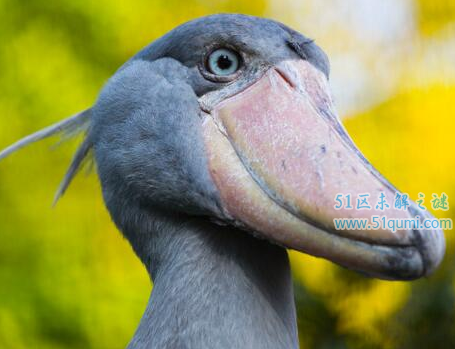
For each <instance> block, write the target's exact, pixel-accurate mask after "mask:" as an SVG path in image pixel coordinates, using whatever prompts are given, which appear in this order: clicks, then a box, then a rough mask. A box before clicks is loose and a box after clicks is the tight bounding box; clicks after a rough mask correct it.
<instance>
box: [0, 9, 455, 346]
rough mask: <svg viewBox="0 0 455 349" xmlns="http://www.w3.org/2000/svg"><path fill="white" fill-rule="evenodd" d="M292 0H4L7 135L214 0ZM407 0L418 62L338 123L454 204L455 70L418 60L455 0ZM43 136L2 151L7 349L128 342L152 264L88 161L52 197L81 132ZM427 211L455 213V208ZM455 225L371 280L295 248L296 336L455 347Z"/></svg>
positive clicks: (59, 106)
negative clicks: (60, 195) (437, 250)
mask: <svg viewBox="0 0 455 349" xmlns="http://www.w3.org/2000/svg"><path fill="white" fill-rule="evenodd" d="M296 1H297V0H296ZM296 1H286V2H282V3H281V2H279V3H278V2H276V1H269V2H267V1H265V0H254V1H248V2H245V1H240V0H234V1H230V0H223V1H218V2H212V1H208V0H200V1H197V0H189V1H186V2H179V1H176V0H168V1H146V0H134V1H130V2H124V1H120V0H115V1H107V0H100V1H46V2H45V1H39V0H30V1H27V2H15V1H13V0H0V42H1V45H0V64H1V67H2V69H1V74H0V88H1V94H0V115H1V116H0V148H3V147H4V146H6V145H8V144H10V143H11V142H13V141H14V140H16V139H18V138H20V137H22V136H24V135H26V134H28V133H30V132H32V131H34V130H37V129H40V128H42V127H44V126H46V125H48V124H50V123H52V122H55V121H56V120H58V119H61V118H63V117H64V116H67V115H68V114H70V113H72V112H76V111H79V110H82V109H85V108H86V107H87V106H89V105H91V104H92V103H93V101H94V99H95V98H96V95H97V91H98V90H99V89H100V87H101V86H102V84H103V83H104V81H105V80H106V79H107V78H108V77H109V76H110V75H112V74H113V73H114V71H115V69H116V68H117V67H119V66H120V65H121V64H122V63H123V62H124V61H125V60H126V59H128V58H129V57H130V56H131V55H132V54H134V53H135V52H137V51H138V50H139V49H140V48H141V47H143V46H145V45H146V44H148V43H149V42H150V41H152V40H154V39H156V38H157V37H159V36H160V35H162V34H164V33H165V32H167V31H168V30H170V29H172V28H173V27H175V26H176V25H178V24H180V23H183V22H185V21H187V20H189V19H191V18H194V17H198V16H202V15H206V14H210V13H215V12H243V13H250V14H255V15H261V16H264V15H267V16H269V17H275V13H274V12H273V11H272V10H270V9H278V8H279V10H280V13H281V14H280V16H284V17H286V12H288V13H291V12H292V11H294V10H293V8H292V7H289V9H287V7H286V6H287V5H289V6H291V5H292V4H293V5H295V4H296V3H297V2H296ZM272 2H273V4H274V6H271V3H272ZM334 3H335V2H334ZM311 4H312V5H311V6H312V7H318V8H319V9H320V10H319V12H321V13H323V12H324V13H325V12H326V11H331V6H329V5H327V2H319V1H312V2H311ZM413 4H414V10H415V16H416V22H417V25H418V29H419V33H418V36H417V37H416V38H415V40H416V42H417V45H418V47H419V48H421V50H414V51H413V50H410V51H409V52H405V53H404V54H403V56H402V57H400V60H401V61H400V62H395V63H396V65H397V66H400V65H401V66H403V65H404V66H406V65H407V64H408V62H410V61H413V62H416V61H417V62H419V65H416V66H413V65H411V68H412V69H410V71H407V72H405V73H403V72H401V73H398V72H397V71H395V70H394V67H392V66H390V67H389V69H390V70H389V71H390V74H391V75H392V74H402V76H401V75H400V80H401V81H400V84H399V86H398V88H397V89H396V90H395V91H394V92H393V93H392V95H390V96H388V97H387V98H386V99H385V100H384V101H382V102H380V103H377V104H375V105H372V106H371V107H369V108H367V110H365V111H364V112H362V113H360V114H358V115H350V116H349V118H348V119H347V120H346V121H345V124H346V127H347V129H348V130H349V132H350V133H351V135H352V137H353V139H354V141H355V142H356V143H357V145H358V146H359V148H360V149H361V150H362V151H363V152H364V154H365V155H366V157H367V158H368V159H369V160H370V161H371V162H372V163H373V164H374V165H375V166H376V167H377V168H378V169H379V170H380V171H381V172H382V173H383V174H384V175H385V176H386V177H387V178H389V179H390V180H391V182H392V183H395V184H396V185H397V187H398V188H400V189H401V190H402V191H404V192H407V193H409V194H410V195H411V197H412V198H414V199H415V198H417V194H418V192H423V193H425V194H426V198H427V202H426V204H427V207H429V206H430V205H429V199H430V198H431V194H432V193H433V192H435V193H438V194H440V193H441V192H443V191H444V192H446V193H447V194H448V195H449V201H450V203H451V204H452V207H455V206H454V205H455V203H454V202H452V200H455V182H454V180H453V173H454V172H455V153H454V151H453V150H454V149H455V137H454V136H453V133H454V130H455V118H454V116H455V107H454V103H453V101H454V99H455V84H454V83H453V80H446V79H445V78H446V76H444V71H445V69H448V70H449V68H450V67H445V66H441V67H440V68H441V69H440V70H438V74H437V75H431V74H433V73H432V71H430V70H428V71H425V74H423V73H422V72H421V71H416V69H417V68H414V67H420V68H419V69H421V70H423V69H425V67H426V65H425V64H427V63H426V62H427V61H426V60H425V59H423V58H422V57H423V56H424V54H425V52H424V49H426V47H427V46H426V41H425V40H427V39H430V40H433V41H435V42H436V43H437V44H438V45H439V46H435V47H436V48H435V49H436V50H437V49H438V47H440V48H445V47H448V45H449V43H448V42H449V41H450V40H452V41H453V40H455V30H454V29H453V27H454V24H453V23H454V21H455V3H454V2H453V1H443V0H438V1H430V0H428V1H426V0H415V1H414V2H413ZM294 15H295V14H294ZM338 15H339V14H338V13H335V12H334V13H333V17H334V18H335V17H337V16H338ZM384 26H387V23H384ZM313 29H314V31H315V33H316V32H317V30H318V28H313ZM441 32H443V34H441ZM315 33H309V34H310V35H311V36H313V37H314V36H315ZM331 40H332V41H333V42H335V46H337V47H340V45H341V46H342V47H346V50H348V48H349V45H352V42H351V43H350V41H349V38H348V39H346V37H343V38H341V33H333V37H332V38H331ZM433 41H432V42H433ZM343 45H344V46H343ZM432 47H433V46H432ZM431 53H432V55H434V56H435V57H438V55H442V54H443V53H442V51H441V52H439V51H435V52H431ZM380 54H381V52H380V50H378V55H380ZM405 54H408V55H407V56H405ZM432 57H433V56H432ZM449 62H450V60H449ZM451 62H452V63H453V61H451ZM371 69H375V67H374V66H371ZM441 72H442V73H441ZM422 75H425V79H423V78H422ZM428 75H431V76H429V78H428ZM355 78H356V77H353V79H355ZM427 78H428V79H427ZM348 83H350V82H346V84H348ZM351 83H353V82H351ZM379 83H380V82H379V81H378V84H379ZM379 87H381V86H379V85H378V89H379ZM50 144H51V142H45V143H43V144H38V145H36V146H33V147H30V148H28V149H26V150H24V151H22V152H21V153H18V154H16V155H14V156H12V157H11V158H8V159H6V160H5V161H3V162H2V163H0V285H1V286H0V348H14V349H16V348H18V349H19V348H109V349H111V348H123V347H124V346H125V345H126V344H127V342H128V340H129V339H130V338H131V336H132V335H133V332H134V329H135V327H136V325H137V324H138V322H139V319H140V317H141V315H142V312H143V310H144V308H145V305H146V302H147V299H148V295H149V292H150V289H151V286H150V282H149V280H148V276H147V274H146V272H145V270H144V269H143V267H142V266H141V265H140V262H139V261H138V260H137V259H136V257H135V256H134V254H133V252H132V251H131V248H130V247H129V245H128V243H127V242H126V241H125V240H124V239H123V238H122V237H121V235H120V234H119V233H118V232H117V231H116V229H115V227H114V226H113V224H112V223H111V222H110V218H109V217H108V214H107V212H106V210H105V209H104V206H103V202H102V199H101V195H100V188H99V185H98V183H97V180H96V176H94V175H92V176H90V177H84V176H80V177H79V178H78V179H77V180H76V181H75V183H74V185H73V186H72V187H71V190H70V191H69V193H68V194H67V196H66V197H65V198H64V199H63V200H62V201H61V202H59V204H58V206H57V207H56V208H55V209H54V210H52V209H51V202H52V197H53V191H54V189H55V188H56V187H57V185H58V182H59V180H60V178H61V176H62V174H63V173H64V171H65V167H66V164H67V162H68V161H69V159H70V157H71V155H72V152H73V151H74V146H75V144H74V143H73V144H63V145H62V146H60V147H59V148H58V149H56V150H55V151H49V150H48V147H49V146H50ZM434 214H435V215H436V216H438V217H451V218H452V219H455V217H454V214H453V210H450V211H448V212H443V211H436V212H434ZM452 234H453V232H452V231H448V232H447V234H446V236H447V239H448V252H447V257H446V260H445V262H444V264H443V266H442V268H441V269H440V271H438V272H437V273H436V275H435V276H434V277H433V278H432V279H430V280H428V281H427V280H423V281H419V282H415V283H412V284H411V283H389V282H384V281H373V280H369V279H365V278H363V277H361V276H356V274H354V273H351V272H348V271H344V270H343V269H341V268H339V267H337V266H334V265H333V264H331V263H329V262H326V261H323V260H320V259H317V258H314V257H310V256H306V255H302V254H298V253H294V252H292V253H291V259H292V264H293V268H294V272H295V276H296V280H297V283H298V285H299V286H298V287H301V288H302V289H303V290H305V292H306V293H305V296H306V298H305V299H307V300H306V301H305V302H306V303H305V302H303V301H302V300H301V299H300V301H299V302H300V303H299V304H298V306H299V308H298V309H299V316H300V318H301V319H303V320H305V318H304V317H305V314H309V315H308V316H313V318H312V319H310V320H314V321H306V322H305V321H304V322H300V323H301V324H303V325H301V327H300V333H301V337H302V338H304V340H303V341H302V345H307V346H310V347H326V348H327V347H330V348H332V347H343V348H344V347H349V348H375V347H378V348H386V347H387V348H404V347H422V348H425V347H427V346H426V345H427V343H433V344H435V345H434V346H433V347H435V348H436V347H441V348H442V347H443V346H444V345H447V346H446V347H450V345H451V344H453V346H455V331H454V328H453V326H454V323H455V322H454V321H455V320H454V319H455V316H454V313H455V305H454V304H455V302H454V292H455V283H454V281H453V280H454V275H455V270H454V267H455V261H454V257H455V255H454V244H455V242H454V238H453V236H452ZM298 299H299V298H298ZM311 309H316V311H315V313H312V312H311ZM430 325H431V326H430ZM390 326H392V327H390ZM428 328H430V329H431V330H428ZM413 341H414V342H413ZM308 343H311V344H308ZM416 343H417V345H416ZM441 343H442V344H441Z"/></svg>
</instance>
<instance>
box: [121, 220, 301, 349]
mask: <svg viewBox="0 0 455 349" xmlns="http://www.w3.org/2000/svg"><path fill="white" fill-rule="evenodd" d="M149 227H150V225H149ZM155 227H156V228H157V229H156V230H155V231H153V232H152V233H151V234H150V236H149V238H150V240H149V241H150V243H149V244H148V248H147V250H148V251H144V249H143V248H142V249H141V253H146V254H147V256H145V255H142V260H143V261H144V262H145V264H146V265H147V267H148V269H149V273H150V275H151V277H152V279H153V283H154V287H153V291H152V294H151V296H150V299H149V302H148V305H147V308H146V311H145V313H144V315H143V317H142V320H141V322H140V325H139V327H138V329H137V331H136V334H135V336H134V338H133V339H132V341H131V343H130V345H129V348H187V349H192V348H198V349H205V348H219V349H228V348H251V349H256V348H258V349H259V348H261V349H267V348H271V349H272V348H273V349H275V348H286V349H287V348H297V347H298V339H297V329H296V315H295V305H294V297H293V290H292V280H291V274H290V267H289V260H288V256H287V252H286V250H285V249H284V248H281V247H278V246H275V245H272V244H270V243H268V242H266V241H262V240H259V239H256V238H254V237H252V236H250V235H249V234H248V233H245V232H243V231H240V230H237V229H234V228H228V227H220V226H218V225H215V224H212V223H210V222H207V221H205V220H203V219H190V220H189V219H188V218H186V219H182V220H181V221H180V222H179V224H178V225H177V224H172V225H170V224H155ZM163 227H167V228H165V229H163ZM129 238H130V237H129ZM141 240H142V241H143V239H141ZM130 241H131V239H130ZM133 247H135V246H134V244H133ZM136 252H139V251H138V249H136Z"/></svg>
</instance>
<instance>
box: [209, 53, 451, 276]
mask: <svg viewBox="0 0 455 349" xmlns="http://www.w3.org/2000/svg"><path fill="white" fill-rule="evenodd" d="M204 137H205V142H206V147H207V151H208V155H209V166H210V170H211V174H212V177H213V180H214V182H215V184H216V186H217V188H218V190H219V192H220V196H221V199H222V202H223V205H224V209H225V212H226V216H228V217H230V218H231V219H232V220H233V221H234V222H235V224H237V225H239V226H242V227H244V228H245V229H249V230H252V231H254V232H255V233H257V234H259V235H262V236H263V237H265V238H267V239H270V240H272V241H274V242H275V243H278V244H280V245H284V246H286V247H288V248H292V249H296V250H299V251H303V252H307V253H309V254H312V255H315V256H321V257H324V258H327V259H330V260H332V261H334V262H336V263H339V264H341V265H343V266H346V267H348V268H351V269H354V270H357V271H361V272H364V273H367V274H369V275H372V276H376V277H380V278H385V279H414V278H418V277H421V276H425V275H428V274H429V273H431V272H432V271H433V270H434V269H435V268H436V267H437V266H438V265H439V263H440V261H441V259H442V257H443V255H444V251H445V242H444V236H443V233H442V231H440V230H422V231H421V230H412V229H409V230H405V229H403V230H397V231H391V230H389V229H380V230H358V229H351V230H349V229H347V230H336V229H335V227H334V218H367V219H370V218H371V217H372V216H373V215H385V216H387V218H399V219H405V218H413V217H414V216H417V215H419V216H420V217H422V218H428V214H426V213H423V212H420V210H418V208H417V206H416V205H415V204H414V203H412V204H411V207H410V209H409V210H407V211H399V210H395V209H393V208H389V209H385V210H384V211H378V210H375V209H374V207H373V209H372V210H356V209H346V208H342V209H341V210H337V209H335V207H334V205H335V201H334V199H335V197H336V196H337V194H339V193H344V194H351V195H352V197H356V196H357V195H359V194H362V193H370V194H371V195H372V196H375V195H377V196H379V195H380V194H381V193H383V194H384V197H385V199H386V200H387V201H389V202H393V200H394V196H395V193H396V192H397V190H396V189H395V188H394V187H393V186H392V185H391V184H390V183H389V182H388V181H387V180H386V179H385V178H384V177H382V176H381V175H380V174H379V173H378V172H377V171H376V170H375V169H374V168H373V166H372V165H371V164H370V163H369V162H368V161H367V160H366V159H365V158H364V157H363V156H362V154H361V153H360V151H359V150H358V149H357V148H356V146H355V145H354V144H353V142H352V140H351V139H350V137H349V136H348V134H347V133H346V131H345V129H344V128H343V126H342V124H341V123H340V121H339V118H338V117H337V115H336V112H335V110H334V107H333V103H332V98H331V95H330V92H329V87H328V81H327V78H326V77H325V75H324V74H323V73H322V72H321V71H319V70H318V69H317V68H315V67H314V66H313V65H311V64H310V63H309V62H307V61H304V60H287V61H283V62H281V63H279V64H278V65H277V66H274V67H272V68H270V69H269V70H268V71H267V72H266V73H265V74H264V75H263V76H262V78H260V79H259V80H258V81H257V82H255V83H254V84H253V85H251V86H249V87H248V88H247V89H245V90H244V91H242V92H240V93H238V94H236V95H234V96H232V97H229V98H227V99H225V100H223V101H222V102H220V103H219V104H218V105H216V106H215V107H214V108H213V110H212V111H211V113H210V114H207V117H206V119H205V121H204Z"/></svg>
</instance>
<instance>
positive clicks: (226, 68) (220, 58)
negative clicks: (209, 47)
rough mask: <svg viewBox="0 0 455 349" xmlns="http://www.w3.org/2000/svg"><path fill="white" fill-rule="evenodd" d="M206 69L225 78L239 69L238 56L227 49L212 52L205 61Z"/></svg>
mask: <svg viewBox="0 0 455 349" xmlns="http://www.w3.org/2000/svg"><path fill="white" fill-rule="evenodd" d="M207 65H208V69H209V71H210V72H211V73H212V74H215V75H218V76H227V75H231V74H234V73H235V72H236V71H237V70H239V68H240V57H239V54H238V53H237V52H235V51H233V50H230V49H227V48H220V49H218V50H215V51H213V52H212V53H211V54H210V56H209V57H208V59H207Z"/></svg>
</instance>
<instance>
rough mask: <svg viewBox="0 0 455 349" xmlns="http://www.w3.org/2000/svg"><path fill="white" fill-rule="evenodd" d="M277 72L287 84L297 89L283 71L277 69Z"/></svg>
mask: <svg viewBox="0 0 455 349" xmlns="http://www.w3.org/2000/svg"><path fill="white" fill-rule="evenodd" d="M275 71H276V72H277V73H278V74H279V75H280V76H281V77H282V78H283V80H284V81H286V82H287V84H288V85H289V86H291V88H295V84H294V83H293V81H292V79H291V78H290V77H289V76H288V75H287V74H286V73H285V72H283V71H282V70H281V69H278V68H275Z"/></svg>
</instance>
